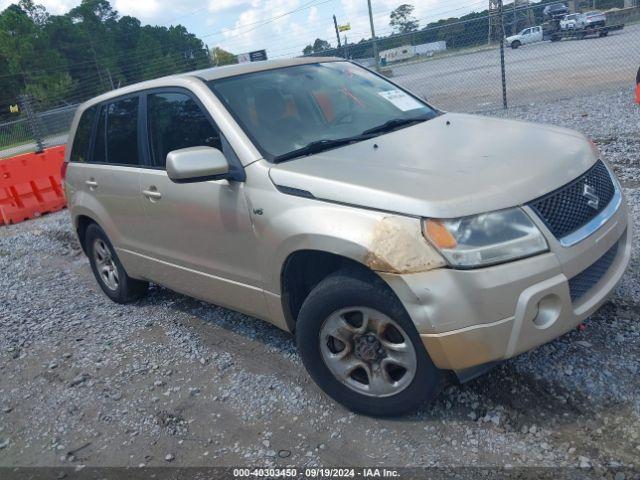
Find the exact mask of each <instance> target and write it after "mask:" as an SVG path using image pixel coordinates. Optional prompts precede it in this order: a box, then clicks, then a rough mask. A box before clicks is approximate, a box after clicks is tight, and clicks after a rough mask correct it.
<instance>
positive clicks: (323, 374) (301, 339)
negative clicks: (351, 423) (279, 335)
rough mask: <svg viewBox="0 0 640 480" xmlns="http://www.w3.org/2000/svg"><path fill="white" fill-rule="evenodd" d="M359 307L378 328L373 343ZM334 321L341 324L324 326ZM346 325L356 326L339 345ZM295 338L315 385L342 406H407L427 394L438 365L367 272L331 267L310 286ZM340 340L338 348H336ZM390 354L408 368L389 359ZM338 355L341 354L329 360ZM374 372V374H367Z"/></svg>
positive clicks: (396, 409) (402, 409) (386, 411)
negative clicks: (330, 271)
mask: <svg viewBox="0 0 640 480" xmlns="http://www.w3.org/2000/svg"><path fill="white" fill-rule="evenodd" d="M359 314H362V315H360V316H358V315H359ZM365 315H366V316H367V317H368V318H369V320H368V321H367V325H369V326H370V327H371V328H374V329H376V330H377V331H382V334H381V336H380V337H379V338H378V337H377V335H374V336H375V337H376V338H378V343H377V344H376V343H373V345H374V346H373V347H371V345H372V343H370V341H371V335H372V333H366V335H365V334H364V330H363V329H364V323H365V322H364V320H363V319H364V318H365ZM336 319H338V320H336ZM345 319H348V321H349V323H350V325H349V326H347V325H346V324H345V323H344V320H345ZM388 320H391V323H388ZM358 321H360V322H361V323H360V326H359V327H358ZM335 322H339V324H340V325H344V326H345V327H347V329H346V330H345V329H344V328H342V327H341V328H340V329H332V327H331V325H333V324H334V323H335ZM354 325H355V327H354ZM381 325H386V326H384V327H381ZM396 327H397V328H396ZM380 329H381V330H380ZM353 330H357V333H356V334H355V336H353V337H352V341H350V343H349V345H347V341H346V337H345V332H346V331H349V332H352V331H353ZM327 331H332V332H339V335H337V336H340V337H341V338H345V342H341V341H340V340H337V336H335V337H334V336H332V335H326V332H327ZM398 334H399V335H400V337H398ZM392 336H393V337H395V338H393V339H392V338H391V337H392ZM383 337H384V338H383ZM381 339H382V340H381ZM296 341H297V344H298V350H299V352H300V355H301V357H302V362H303V363H304V366H305V367H306V369H307V371H308V372H309V375H311V377H312V378H313V380H314V381H315V382H316V383H317V384H318V386H320V388H321V389H322V390H323V391H324V392H325V393H326V394H327V395H329V396H330V397H331V398H333V399H334V400H336V401H337V402H339V403H341V404H342V405H344V406H345V407H347V408H349V409H351V410H353V411H356V412H360V413H364V414H366V415H372V416H388V415H401V414H405V413H408V412H411V411H414V410H416V409H417V408H418V407H420V406H421V405H422V404H424V403H425V402H427V401H430V400H433V399H434V398H435V396H436V395H437V393H438V387H439V386H440V383H441V380H442V378H443V372H442V371H440V370H439V369H438V368H437V367H436V366H435V365H434V364H433V362H432V361H431V359H430V358H429V355H428V353H427V351H426V350H425V348H424V345H423V343H422V341H421V340H420V336H419V335H418V332H417V330H416V327H415V325H414V324H413V322H412V320H411V319H410V318H409V315H408V314H407V312H406V310H405V309H404V307H403V306H402V304H401V303H400V301H399V300H398V299H397V298H396V296H395V295H394V294H393V292H392V291H391V290H390V289H389V287H388V286H387V285H386V284H385V283H384V282H383V281H382V280H380V279H379V278H378V277H376V276H375V275H374V274H372V273H367V272H360V271H359V270H357V269H346V270H341V271H338V272H336V273H334V274H332V275H330V276H328V277H327V278H325V279H324V280H322V281H321V282H320V283H319V284H318V285H317V286H316V287H315V288H314V289H313V290H312V291H311V293H310V294H309V296H308V297H307V299H306V300H305V301H304V303H303V305H302V308H301V310H300V313H299V315H298V322H297V325H296ZM381 342H384V343H381ZM405 342H406V343H405ZM341 346H342V347H344V348H342V349H340V347H341ZM398 346H402V348H401V349H400V350H403V352H402V353H398V350H397V347H398ZM380 347H382V350H381V349H380ZM392 347H393V348H392ZM372 348H373V350H372ZM336 351H337V353H336ZM344 351H346V355H344V354H343V352H344ZM411 352H414V354H415V355H412V354H411ZM398 355H399V357H398V358H401V359H402V362H401V363H403V364H404V365H409V367H408V368H403V367H400V366H399V365H400V364H395V363H394V362H395V360H394V357H397V356H398ZM341 356H342V357H343V358H344V359H345V360H335V359H337V358H340V357H341ZM372 357H376V358H372ZM413 362H414V363H413ZM355 364H358V365H364V367H357V368H354V367H351V368H345V371H350V373H348V374H347V375H346V376H342V378H341V377H340V376H339V375H338V374H336V373H334V372H335V371H336V367H335V365H355ZM329 365H333V367H330V366H329ZM383 371H384V373H382V372H383ZM374 377H375V378H376V379H377V380H375V381H373V382H369V379H371V378H374ZM385 377H386V379H390V380H385ZM381 379H382V380H384V381H381ZM367 382H369V383H368V384H367ZM380 386H382V387H380Z"/></svg>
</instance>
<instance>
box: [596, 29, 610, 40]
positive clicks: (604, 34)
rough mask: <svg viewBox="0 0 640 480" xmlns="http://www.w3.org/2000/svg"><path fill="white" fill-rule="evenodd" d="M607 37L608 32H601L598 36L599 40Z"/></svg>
mask: <svg viewBox="0 0 640 480" xmlns="http://www.w3.org/2000/svg"><path fill="white" fill-rule="evenodd" d="M607 35H609V32H608V31H607V30H602V31H601V32H600V33H599V34H598V36H599V37H601V38H602V37H606V36H607Z"/></svg>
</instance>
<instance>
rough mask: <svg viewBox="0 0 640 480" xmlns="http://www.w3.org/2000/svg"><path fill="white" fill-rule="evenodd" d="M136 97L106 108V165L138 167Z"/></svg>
mask: <svg viewBox="0 0 640 480" xmlns="http://www.w3.org/2000/svg"><path fill="white" fill-rule="evenodd" d="M139 160H140V158H139V155H138V97H130V98H126V99H124V100H118V101H117V102H113V103H110V104H108V106H107V163H114V164H118V165H138V164H139V163H140V161H139Z"/></svg>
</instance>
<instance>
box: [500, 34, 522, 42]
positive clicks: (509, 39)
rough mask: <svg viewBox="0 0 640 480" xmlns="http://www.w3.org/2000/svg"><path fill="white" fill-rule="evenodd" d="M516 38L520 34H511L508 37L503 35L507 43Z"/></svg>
mask: <svg viewBox="0 0 640 480" xmlns="http://www.w3.org/2000/svg"><path fill="white" fill-rule="evenodd" d="M518 38H520V35H511V36H510V37H505V39H504V41H505V42H507V43H511V42H513V41H514V40H516V39H518Z"/></svg>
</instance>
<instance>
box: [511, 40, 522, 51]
mask: <svg viewBox="0 0 640 480" xmlns="http://www.w3.org/2000/svg"><path fill="white" fill-rule="evenodd" d="M520 45H522V43H520V41H519V40H514V41H513V42H511V48H513V49H514V50H516V49H517V48H518V47H520Z"/></svg>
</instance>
